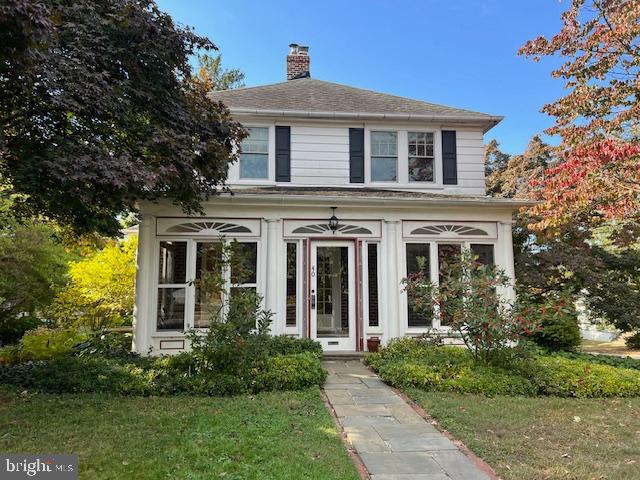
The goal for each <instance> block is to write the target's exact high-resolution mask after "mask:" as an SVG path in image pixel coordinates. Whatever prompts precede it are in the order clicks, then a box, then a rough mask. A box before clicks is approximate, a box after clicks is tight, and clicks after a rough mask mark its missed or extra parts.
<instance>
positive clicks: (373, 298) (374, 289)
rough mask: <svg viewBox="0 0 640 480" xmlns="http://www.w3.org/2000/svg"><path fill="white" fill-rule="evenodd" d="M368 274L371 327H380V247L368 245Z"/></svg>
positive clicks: (374, 244) (373, 244) (372, 244)
mask: <svg viewBox="0 0 640 480" xmlns="http://www.w3.org/2000/svg"><path fill="white" fill-rule="evenodd" d="M367 272H368V275H369V278H368V287H369V326H371V327H377V326H379V325H380V323H379V322H380V320H379V318H378V245H377V244H376V243H370V244H369V245H367Z"/></svg>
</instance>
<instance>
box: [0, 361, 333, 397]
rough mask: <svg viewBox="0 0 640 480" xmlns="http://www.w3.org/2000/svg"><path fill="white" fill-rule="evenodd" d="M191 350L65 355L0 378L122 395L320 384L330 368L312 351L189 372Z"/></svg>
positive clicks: (4, 369) (36, 387) (9, 369)
mask: <svg viewBox="0 0 640 480" xmlns="http://www.w3.org/2000/svg"><path fill="white" fill-rule="evenodd" d="M187 357H188V354H182V355H178V356H176V357H163V358H154V359H150V358H140V359H130V360H125V359H118V358H107V357H102V356H97V355H96V356H82V357H62V358H56V359H53V360H49V361H40V362H28V363H22V364H17V365H12V366H0V384H5V385H10V386H17V387H20V388H22V389H27V390H32V391H37V392H43V393H94V392H109V393H116V394H120V395H176V394H201V395H218V396H221V395H238V394H242V393H256V392H260V391H265V390H300V389H304V388H307V387H311V386H314V385H321V384H322V383H323V382H324V380H325V376H326V372H325V371H324V369H323V368H322V365H321V364H320V360H319V358H318V356H317V355H316V354H314V353H311V352H302V353H295V354H292V355H279V356H274V357H270V358H269V359H268V360H267V361H266V362H264V363H263V364H262V365H259V366H256V367H255V369H254V370H253V372H252V375H251V376H250V377H239V376H236V375H229V374H224V373H220V372H207V373H200V374H197V375H193V374H190V373H189V371H188V370H187V369H184V368H183V367H184V366H185V365H187V364H188V358H187Z"/></svg>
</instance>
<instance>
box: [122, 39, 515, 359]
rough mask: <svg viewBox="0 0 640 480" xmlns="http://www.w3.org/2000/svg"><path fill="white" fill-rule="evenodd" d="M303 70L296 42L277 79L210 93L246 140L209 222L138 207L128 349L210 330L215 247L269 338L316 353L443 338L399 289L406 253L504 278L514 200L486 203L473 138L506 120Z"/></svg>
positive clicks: (304, 53) (168, 209) (167, 209)
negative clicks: (258, 306) (317, 346)
mask: <svg viewBox="0 0 640 480" xmlns="http://www.w3.org/2000/svg"><path fill="white" fill-rule="evenodd" d="M309 64H310V61H309V55H308V48H307V47H302V46H298V45H295V44H293V45H291V51H290V53H289V55H288V56H287V81H285V82H282V83H276V84H273V85H265V86H260V87H249V88H241V89H236V90H230V91H224V92H217V93H215V94H214V95H213V96H214V98H216V99H219V100H221V101H222V102H224V103H225V104H226V105H227V106H228V107H229V109H230V111H231V113H232V115H233V116H234V118H235V119H237V120H238V121H240V122H241V123H242V124H243V125H244V126H245V127H247V128H248V130H249V132H250V135H249V137H248V138H247V139H245V140H244V141H243V144H242V153H241V155H240V160H239V162H237V163H236V164H233V165H232V166H231V167H230V169H229V174H228V183H229V185H230V187H231V189H232V191H233V195H229V194H222V195H219V196H217V197H215V198H212V199H211V200H209V201H208V202H207V203H206V204H205V205H204V208H205V211H206V216H204V217H187V216H185V214H184V213H183V212H182V211H181V210H180V209H179V208H177V207H175V206H172V205H170V204H168V203H160V204H151V203H149V204H143V205H141V224H140V243H139V245H140V246H139V252H138V277H137V292H136V311H135V335H134V348H135V350H136V351H138V352H141V353H146V352H149V350H150V349H151V351H153V352H154V353H171V352H176V351H180V350H182V349H185V348H188V344H187V342H186V340H185V333H186V332H187V331H189V330H191V329H194V328H195V329H199V328H206V327H207V325H208V322H209V319H208V318H207V315H205V314H204V312H205V311H206V310H207V309H206V308H204V307H205V306H204V305H202V302H201V300H200V297H201V296H200V292H199V291H198V288H201V287H198V283H197V282H195V283H194V282H193V280H194V279H196V278H199V277H200V275H201V274H202V272H203V271H204V270H205V269H206V268H207V261H206V259H207V256H210V255H216V252H219V250H218V249H217V247H216V244H217V242H220V239H221V237H224V238H225V239H229V240H230V239H236V240H237V241H238V242H240V243H241V244H242V248H243V250H244V252H245V253H246V254H247V258H248V259H249V265H250V268H251V270H252V275H251V276H250V278H248V279H247V280H246V282H245V283H243V284H241V285H234V287H235V288H255V289H257V291H258V292H259V293H260V294H261V295H262V296H263V297H264V304H265V305H264V306H265V308H267V309H269V310H271V311H273V312H274V322H273V324H272V328H271V330H272V332H273V333H274V334H290V335H295V336H299V337H311V338H313V339H317V340H318V341H320V342H321V343H322V346H323V347H324V349H326V350H341V351H362V350H364V349H366V344H367V342H366V340H367V338H369V337H373V336H376V337H379V338H380V339H381V340H382V342H383V343H384V342H387V341H388V340H389V339H391V338H393V337H398V336H401V335H411V334H419V333H421V332H424V331H425V330H426V329H428V328H430V327H433V328H438V329H442V330H445V331H446V330H447V328H448V327H447V326H446V325H443V324H442V323H443V322H441V321H440V319H439V318H437V317H436V318H425V317H422V316H420V315H417V314H416V313H414V312H413V311H412V309H411V307H410V306H409V304H408V301H407V297H406V294H405V293H404V292H403V291H402V285H401V280H402V279H403V278H404V277H405V276H406V275H407V273H408V272H411V271H412V270H415V269H416V268H418V267H417V263H416V258H417V257H420V256H422V257H425V258H427V259H428V266H427V268H428V269H429V272H430V275H431V279H432V280H433V281H436V282H437V281H438V277H439V264H440V262H442V261H443V260H444V259H446V258H448V257H450V256H455V255H460V252H461V249H466V248H469V249H471V250H473V251H474V252H476V253H477V254H478V255H479V256H480V257H481V259H482V260H483V261H485V262H493V263H495V264H496V265H498V266H499V267H501V268H503V269H504V270H505V271H506V272H507V274H508V275H510V276H511V277H513V249H512V240H511V226H512V225H511V224H512V212H513V210H514V209H515V208H518V207H519V206H521V205H522V203H519V202H516V201H512V200H506V199H497V198H489V197H487V196H486V195H485V181H484V164H483V135H484V133H486V132H487V131H488V130H489V129H491V128H492V127H493V126H495V125H496V124H497V123H498V122H500V120H501V118H502V117H496V116H493V115H487V114H484V113H478V112H473V111H469V110H463V109H459V108H451V107H446V106H442V105H435V104H431V103H426V102H422V101H417V100H412V99H408V98H404V97H398V96H393V95H387V94H383V93H377V92H372V91H369V90H362V89H358V88H353V87H349V86H345V85H339V84H335V83H330V82H325V81H321V80H316V79H313V78H311V77H310V75H309ZM332 217H333V218H332ZM229 281H231V280H229ZM503 294H504V295H506V296H509V297H511V296H513V291H511V290H509V291H506V292H503Z"/></svg>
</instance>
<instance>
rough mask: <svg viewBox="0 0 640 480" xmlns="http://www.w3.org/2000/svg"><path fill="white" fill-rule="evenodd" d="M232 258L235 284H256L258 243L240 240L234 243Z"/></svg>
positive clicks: (232, 275) (232, 276)
mask: <svg viewBox="0 0 640 480" xmlns="http://www.w3.org/2000/svg"><path fill="white" fill-rule="evenodd" d="M232 250H233V258H232V260H231V283H233V284H235V285H241V284H246V283H250V284H255V283H256V281H257V276H256V272H257V267H258V244H257V243H256V242H238V243H234V244H233V248H232Z"/></svg>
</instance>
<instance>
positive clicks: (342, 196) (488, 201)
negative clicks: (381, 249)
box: [213, 186, 536, 209]
mask: <svg viewBox="0 0 640 480" xmlns="http://www.w3.org/2000/svg"><path fill="white" fill-rule="evenodd" d="M228 195H230V196H231V197H232V198H233V197H236V198H238V199H248V200H250V199H261V200H262V199H264V200H271V201H276V202H286V203H287V204H289V203H291V202H292V201H294V200H300V201H303V202H307V201H311V202H318V201H327V202H332V201H335V202H339V203H341V204H345V203H384V204H389V203H410V204H412V205H413V206H424V204H425V203H430V204H434V205H465V204H466V205H469V204H473V205H483V206H495V207H508V208H512V209H517V208H520V207H525V206H532V205H535V203H536V202H532V201H530V200H523V199H511V198H497V197H485V196H481V195H475V196H474V195H455V194H441V193H431V192H416V191H408V190H389V189H378V188H363V187H315V186H313V187H312V186H310V187H294V186H286V187H281V186H275V187H234V188H233V190H232V193H231V194H222V196H223V197H227V198H228ZM213 198H214V199H215V197H213Z"/></svg>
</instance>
